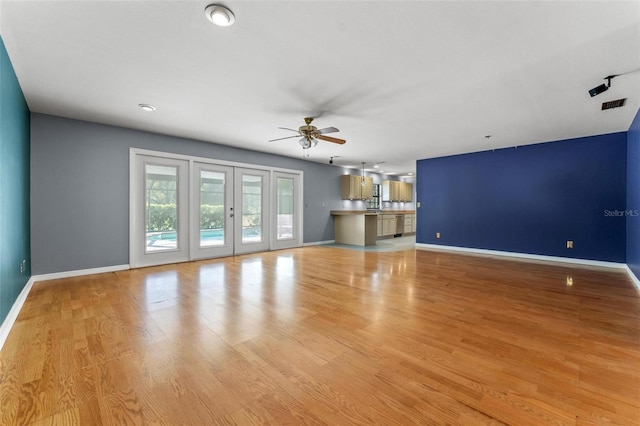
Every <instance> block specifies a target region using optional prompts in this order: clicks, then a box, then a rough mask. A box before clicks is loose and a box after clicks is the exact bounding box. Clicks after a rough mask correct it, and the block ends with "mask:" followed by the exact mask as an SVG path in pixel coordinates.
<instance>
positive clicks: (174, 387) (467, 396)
mask: <svg viewBox="0 0 640 426" xmlns="http://www.w3.org/2000/svg"><path fill="white" fill-rule="evenodd" d="M0 379H1V383H0V422H1V423H2V424H3V425H14V424H38V425H49V424H52V425H67V424H81V425H98V424H197V425H213V424H239V425H252V424H273V425H284V424H329V425H348V424H364V425H370V424H383V425H395V424H400V425H407V424H500V423H507V424H513V425H527V424H533V425H548V424H560V425H574V424H581V425H582V424H598V425H600V424H622V425H638V424H640V297H639V294H638V291H637V290H636V289H635V288H634V287H633V284H632V282H631V281H630V280H629V278H628V277H627V276H626V274H625V273H624V272H618V271H611V270H601V269H585V268H576V267H569V266H558V265H544V264H535V263H527V262H521V261H511V260H504V259H492V258H488V257H479V256H463V255H456V254H443V253H436V252H429V251H421V250H407V251H400V252H389V253H375V252H358V251H352V250H342V249H338V248H328V247H307V248H303V249H295V250H285V251H277V252H270V253H264V254H258V255H247V256H240V257H235V258H227V259H216V260H209V261H202V262H193V263H185V264H180V265H171V266H163V267H153V268H146V269H138V270H131V271H123V272H117V273H109V274H101V275H94V276H88V277H78V278H72V279H63V280H55V281H48V282H41V283H36V284H35V285H34V287H33V290H32V292H31V294H30V295H29V298H28V299H27V301H26V303H25V305H24V308H23V309H22V312H21V313H20V316H19V318H18V321H17V322H16V324H15V326H14V328H13V330H12V331H11V334H10V335H9V338H8V340H7V342H6V344H5V347H4V349H3V350H2V352H1V353H0Z"/></svg>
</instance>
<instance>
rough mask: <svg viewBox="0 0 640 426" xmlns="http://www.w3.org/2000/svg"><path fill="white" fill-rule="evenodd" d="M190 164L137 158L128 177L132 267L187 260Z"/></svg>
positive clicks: (148, 157)
mask: <svg viewBox="0 0 640 426" xmlns="http://www.w3.org/2000/svg"><path fill="white" fill-rule="evenodd" d="M188 177H189V162H188V161H185V160H174V159H169V158H162V157H153V156H146V155H136V156H135V159H134V161H133V170H132V175H131V192H132V197H131V201H132V206H131V229H130V232H131V252H130V262H131V265H132V266H133V267H138V266H150V265H160V264H164V263H177V262H184V261H186V260H189V244H188V242H189V235H188V229H189V227H188V226H189V218H188V210H189V206H188V203H189V194H188V191H189V179H188Z"/></svg>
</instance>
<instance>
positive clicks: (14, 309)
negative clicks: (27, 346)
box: [0, 277, 35, 351]
mask: <svg viewBox="0 0 640 426" xmlns="http://www.w3.org/2000/svg"><path fill="white" fill-rule="evenodd" d="M34 282H35V280H34V279H33V277H31V278H29V281H27V283H26V284H25V286H24V288H23V289H22V291H21V292H20V294H19V295H18V298H17V299H16V301H15V302H13V306H11V309H10V310H9V313H8V314H7V317H6V318H5V319H4V321H3V322H2V325H0V351H1V350H2V347H3V346H4V342H5V341H6V340H7V337H9V332H10V331H11V328H13V324H15V322H16V319H18V314H19V313H20V310H21V309H22V305H24V302H25V301H26V300H27V296H28V295H29V292H30V291H31V287H33V283H34Z"/></svg>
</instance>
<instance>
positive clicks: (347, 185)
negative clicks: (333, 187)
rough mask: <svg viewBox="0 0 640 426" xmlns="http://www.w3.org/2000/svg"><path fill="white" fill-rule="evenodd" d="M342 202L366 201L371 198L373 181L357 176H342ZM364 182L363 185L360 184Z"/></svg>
mask: <svg viewBox="0 0 640 426" xmlns="http://www.w3.org/2000/svg"><path fill="white" fill-rule="evenodd" d="M341 179H342V181H341V183H342V199H343V200H368V199H370V198H372V197H373V179H372V178H370V177H364V176H359V175H342V178H341ZM363 181H364V184H363V183H362V182H363Z"/></svg>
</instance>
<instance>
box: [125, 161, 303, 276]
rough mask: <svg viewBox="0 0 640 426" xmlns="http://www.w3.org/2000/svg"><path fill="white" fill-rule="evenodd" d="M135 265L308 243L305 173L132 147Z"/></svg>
mask: <svg viewBox="0 0 640 426" xmlns="http://www.w3.org/2000/svg"><path fill="white" fill-rule="evenodd" d="M131 165H132V169H131V184H130V188H131V215H130V217H131V225H130V235H131V237H130V240H131V242H130V250H131V255H130V264H131V266H132V267H139V266H150V265H159V264H163V263H176V262H183V261H188V260H195V259H205V258H212V257H222V256H231V255H234V254H244V253H251V252H257V251H266V250H270V249H280V248H288V247H296V246H300V245H302V217H301V216H302V185H301V175H300V173H297V174H296V173H286V172H281V171H273V170H268V169H256V168H251V167H239V166H235V165H234V164H233V163H228V164H218V163H214V162H209V161H198V160H197V159H191V158H188V157H187V158H179V159H174V158H166V157H164V156H157V157H156V156H154V155H144V154H140V153H136V152H135V151H133V150H132V161H131Z"/></svg>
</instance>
